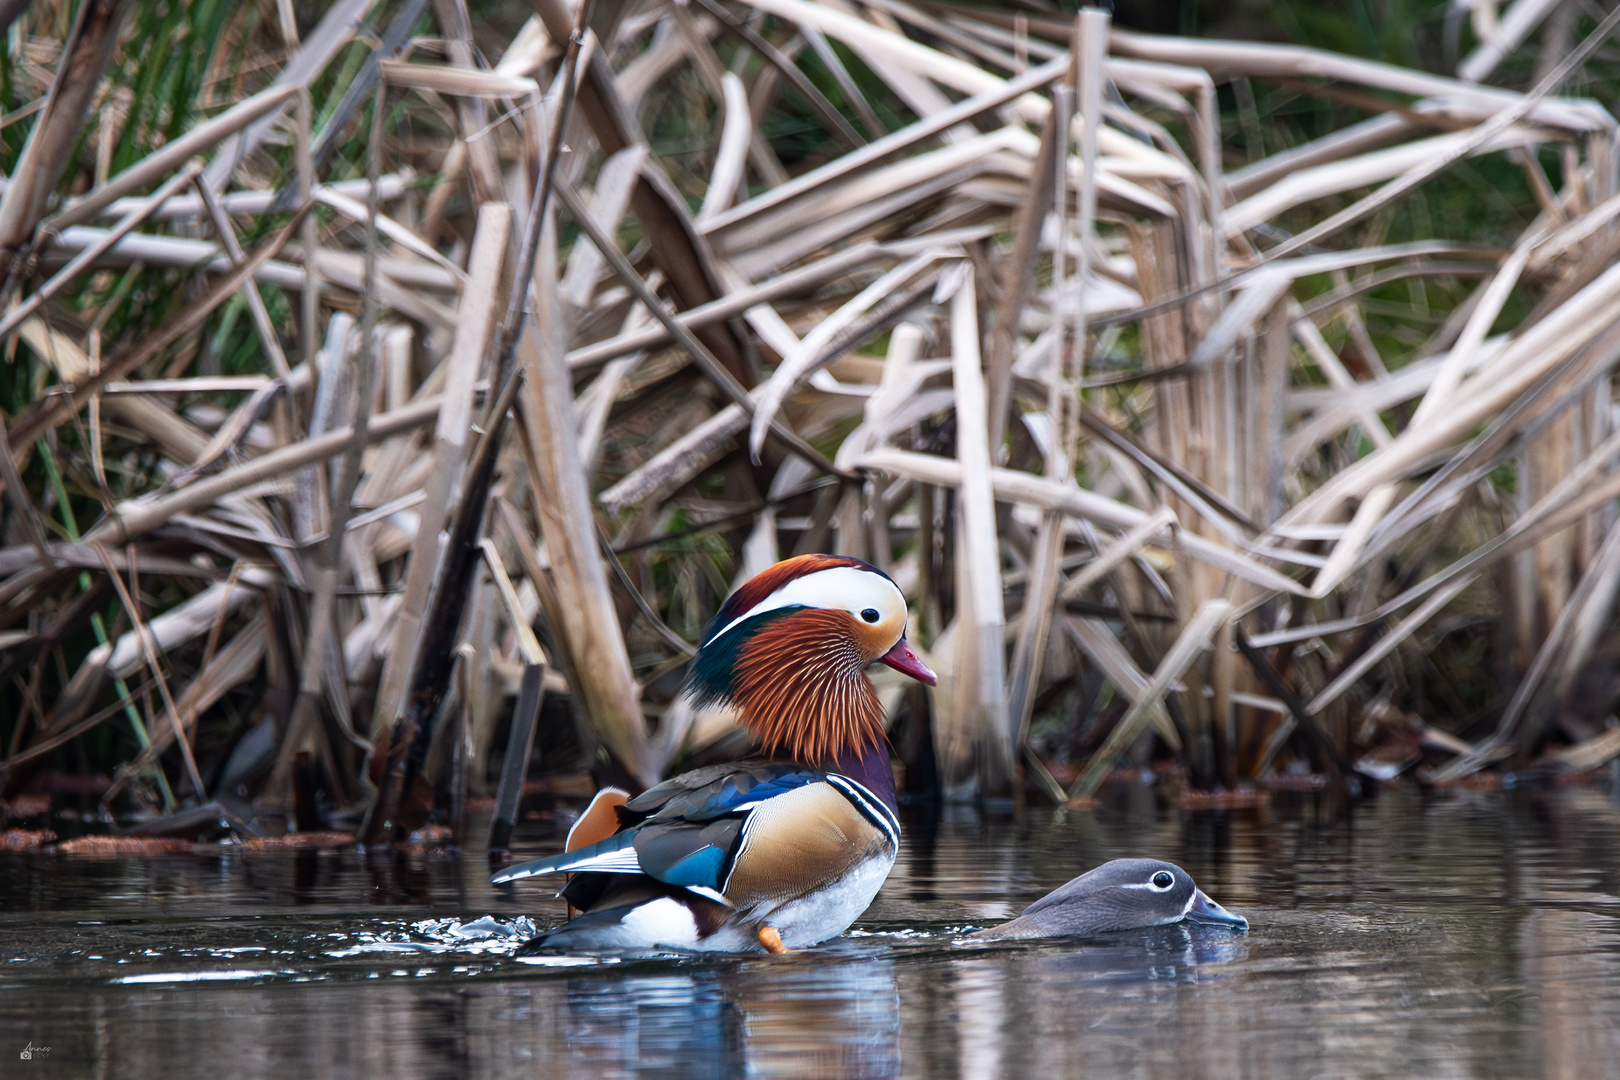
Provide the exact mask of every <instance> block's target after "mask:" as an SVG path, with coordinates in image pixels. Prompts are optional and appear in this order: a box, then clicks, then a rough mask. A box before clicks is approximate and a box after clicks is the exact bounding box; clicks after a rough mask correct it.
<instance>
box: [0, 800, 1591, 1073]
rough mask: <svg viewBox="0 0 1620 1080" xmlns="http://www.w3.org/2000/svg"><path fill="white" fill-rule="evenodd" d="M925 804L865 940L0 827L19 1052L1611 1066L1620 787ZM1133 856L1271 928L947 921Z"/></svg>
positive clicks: (421, 1063)
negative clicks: (1013, 928) (761, 934)
mask: <svg viewBox="0 0 1620 1080" xmlns="http://www.w3.org/2000/svg"><path fill="white" fill-rule="evenodd" d="M566 825H567V816H566V815H565V814H560V815H557V816H556V817H554V818H552V819H550V820H547V821H542V822H538V823H534V822H531V823H528V825H527V831H524V832H522V833H520V836H519V840H520V847H519V850H518V852H517V854H518V856H519V857H520V858H524V857H531V856H534V855H538V854H541V853H544V852H546V851H550V850H553V849H554V848H555V846H556V845H557V839H556V837H557V835H558V834H559V832H558V831H559V830H560V829H565V828H566ZM906 828H907V834H906V839H905V843H904V846H903V849H902V853H901V856H900V861H899V863H898V864H897V865H896V867H895V871H894V874H893V875H892V876H891V878H890V879H889V882H888V883H887V885H885V887H884V889H883V891H882V893H881V894H880V895H879V897H878V900H877V902H876V903H875V904H874V905H873V907H872V909H871V910H870V911H869V912H868V913H867V915H866V917H865V918H864V919H863V920H861V922H860V923H858V924H857V927H856V929H855V931H854V933H852V934H851V935H850V936H848V937H846V938H844V939H841V940H840V941H837V942H835V943H833V944H831V945H829V946H826V947H823V948H821V949H818V950H814V951H811V952H807V953H801V954H796V955H790V956H784V957H738V958H694V957H678V956H670V957H656V958H650V959H649V958H625V957H609V958H590V957H558V958H550V959H548V960H547V961H546V962H544V963H541V964H525V963H522V962H519V961H518V960H516V959H514V958H512V957H511V956H510V955H509V953H510V951H511V949H512V947H513V945H514V943H515V942H516V941H517V940H519V939H521V937H522V936H524V935H525V934H527V933H528V932H529V931H530V928H531V927H530V924H529V923H525V922H523V921H521V920H523V919H525V918H527V919H531V920H532V921H533V924H534V925H538V926H544V925H547V924H549V923H551V922H553V921H555V920H557V919H558V918H560V917H561V907H560V904H559V902H558V901H556V900H555V899H553V898H552V897H551V896H550V894H549V890H548V889H547V888H546V887H545V885H544V884H542V883H536V882H525V883H522V884H520V885H518V886H516V887H509V888H504V889H496V888H492V887H491V886H489V885H488V884H487V877H488V874H487V871H486V870H485V868H484V865H483V860H482V858H481V856H480V855H479V854H478V853H468V854H465V855H463V854H460V853H435V852H425V853H414V854H396V853H388V854H382V855H379V854H376V853H373V854H371V855H363V854H361V853H359V852H357V851H354V850H337V851H320V852H315V851H304V852H276V853H256V854H251V855H249V854H241V853H232V852H231V851H230V850H229V849H228V848H221V849H220V850H219V851H217V852H215V851H209V852H208V853H207V854H192V855H174V856H164V857H153V858H142V859H126V858H88V857H73V856H55V855H48V854H30V855H10V856H0V1062H3V1064H0V1076H8V1077H9V1076H26V1077H41V1078H43V1077H52V1076H84V1075H92V1076H106V1077H151V1076H159V1075H161V1076H165V1077H173V1078H176V1080H179V1078H185V1077H194V1076H195V1077H206V1078H208V1080H217V1078H218V1077H220V1076H223V1075H230V1076H289V1075H291V1076H312V1077H318V1076H344V1075H365V1076H371V1077H383V1076H387V1077H390V1078H393V1077H416V1076H458V1075H503V1076H504V1075H521V1076H533V1077H564V1076H589V1077H617V1076H668V1077H742V1076H764V1077H894V1076H930V1077H962V1078H971V1080H976V1078H979V1077H1002V1076H1004V1077H1041V1078H1047V1077H1071V1076H1072V1077H1080V1076H1084V1077H1103V1076H1128V1077H1165V1078H1177V1080H1181V1078H1193V1077H1205V1076H1208V1077H1239V1076H1252V1077H1279V1078H1292V1077H1338V1076H1355V1077H1371V1076H1400V1077H1408V1076H1445V1077H1522V1076H1537V1075H1539V1076H1547V1077H1595V1076H1620V802H1617V801H1616V799H1615V797H1614V796H1613V794H1611V793H1610V792H1608V791H1604V790H1596V789H1581V788H1567V789H1559V790H1554V791H1549V792H1542V793H1528V792H1520V793H1505V794H1504V793H1471V792H1461V793H1455V794H1444V795H1436V796H1423V795H1420V794H1417V793H1415V792H1402V791H1393V792H1391V791H1386V792H1384V793H1382V794H1381V795H1380V796H1379V797H1377V798H1376V799H1372V800H1369V801H1366V802H1363V803H1361V804H1360V805H1358V806H1356V807H1354V808H1353V809H1345V808H1328V807H1325V806H1324V805H1322V804H1321V803H1320V802H1318V801H1316V800H1315V799H1311V798H1302V797H1287V798H1284V797H1281V796H1279V801H1278V803H1277V804H1276V805H1274V806H1272V807H1270V808H1267V809H1258V810H1241V811H1228V812H1206V813H1196V814H1189V813H1184V812H1182V811H1179V810H1177V809H1175V808H1174V807H1165V806H1161V805H1157V803H1156V800H1155V799H1154V797H1153V793H1152V792H1151V791H1149V790H1148V789H1139V790H1135V791H1130V792H1124V793H1119V794H1118V797H1117V798H1116V801H1115V803H1114V804H1112V805H1105V806H1103V807H1101V808H1099V809H1098V810H1096V811H1092V812H1085V813H1068V814H1064V813H1061V812H1053V811H1034V812H1030V813H1027V814H1025V815H1023V816H1021V817H1019V818H1017V819H1014V818H1012V817H1006V818H1001V819H996V818H988V819H987V818H983V817H980V816H976V815H970V814H964V813H952V814H950V815H947V817H946V819H945V820H942V821H939V822H937V823H930V822H928V821H926V820H923V819H921V818H918V817H915V816H913V817H912V818H910V819H908V820H907V822H906ZM475 835H476V833H475ZM1125 855H1147V856H1155V857H1160V858H1166V859H1170V860H1172V861H1175V862H1177V863H1179V864H1180V865H1182V866H1183V867H1185V868H1186V869H1187V870H1188V871H1189V872H1190V873H1191V874H1192V875H1193V877H1194V879H1195V880H1197V882H1198V883H1199V885H1200V886H1201V887H1203V889H1204V890H1205V891H1206V892H1208V893H1209V894H1210V895H1212V896H1213V897H1215V899H1216V900H1218V901H1220V902H1221V903H1222V904H1224V905H1226V906H1227V907H1229V908H1232V909H1233V910H1235V911H1237V912H1238V913H1240V914H1242V915H1245V916H1247V917H1248V918H1249V920H1250V922H1251V924H1252V929H1251V931H1250V932H1249V933H1248V934H1247V935H1236V934H1232V933H1230V932H1229V931H1226V930H1224V929H1215V928H1211V929H1202V928H1191V927H1187V926H1174V927H1164V928H1159V929H1156V930H1152V931H1144V932H1138V933H1132V934H1120V935H1113V936H1110V937H1108V938H1102V939H1093V940H1089V941H1075V940H1062V941H1048V942H1033V943H1030V942H1021V943H1011V944H1001V945H996V946H985V945H974V944H970V943H967V942H964V941H962V940H961V935H962V934H963V933H964V932H965V931H967V930H970V929H972V928H974V927H978V926H985V925H989V924H991V923H993V922H996V921H999V920H1000V919H1002V918H1005V917H1007V916H1009V915H1012V914H1015V913H1016V912H1017V911H1018V910H1019V909H1020V908H1022V907H1023V906H1024V905H1025V904H1027V903H1029V902H1030V901H1032V900H1034V899H1035V898H1037V897H1039V896H1040V895H1042V894H1043V893H1044V892H1046V891H1047V890H1048V889H1050V888H1053V887H1055V886H1057V885H1059V884H1062V883H1063V882H1064V881H1066V880H1067V879H1068V878H1070V877H1072V876H1074V875H1075V874H1077V873H1080V872H1081V871H1083V870H1086V869H1088V868H1090V867H1091V866H1094V865H1096V864H1097V863H1099V862H1101V861H1103V860H1105V859H1109V858H1114V857H1118V856H1125ZM485 916H489V918H488V919H485V918H484V917H485ZM29 1042H31V1043H32V1044H33V1045H34V1046H36V1047H46V1046H48V1047H50V1053H49V1054H48V1055H39V1056H37V1057H36V1058H35V1059H34V1060H32V1061H28V1062H23V1061H20V1060H19V1058H18V1056H17V1055H18V1053H19V1051H20V1050H21V1049H22V1048H23V1046H25V1045H27V1044H28V1043H29ZM12 1043H16V1045H15V1046H12V1045H11V1044H12Z"/></svg>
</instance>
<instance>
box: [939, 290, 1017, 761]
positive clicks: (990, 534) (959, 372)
mask: <svg viewBox="0 0 1620 1080" xmlns="http://www.w3.org/2000/svg"><path fill="white" fill-rule="evenodd" d="M951 350H952V353H953V366H952V375H953V381H954V385H955V390H956V417H957V419H956V454H957V460H958V461H959V463H960V465H961V469H962V486H961V490H960V502H961V511H960V514H959V516H958V521H959V522H960V523H961V525H962V530H963V540H964V541H965V549H964V550H963V551H962V553H961V558H960V564H959V565H960V567H961V573H960V574H959V577H961V578H962V579H963V586H964V589H963V591H964V593H968V592H971V595H972V606H971V608H970V612H971V615H972V621H971V622H969V623H968V624H967V625H964V626H962V627H959V628H958V630H957V664H958V680H959V682H963V683H965V686H959V688H958V693H957V700H956V723H957V725H958V726H959V728H961V729H963V730H962V732H961V734H962V735H963V736H964V737H965V741H964V742H962V743H960V744H959V745H963V746H974V747H977V748H978V749H977V751H976V753H979V754H983V755H984V758H983V759H982V760H981V763H980V766H979V769H980V772H979V779H980V780H981V781H982V783H983V784H984V786H985V787H986V788H987V789H988V790H989V791H991V792H999V791H1001V790H1002V789H1003V788H1004V786H1005V785H1006V784H1007V782H1008V779H1009V777H1010V774H1011V770H1012V766H1013V748H1012V735H1013V731H1012V729H1011V728H1010V727H1009V726H1008V722H1007V713H1006V710H1007V691H1006V667H1005V664H1006V653H1005V650H1004V649H1003V647H1002V628H1003V625H1004V623H1005V617H1004V615H1003V612H1002V606H1001V556H1000V550H999V544H998V542H997V538H996V508H995V496H994V494H993V492H992V489H991V482H990V470H991V464H990V445H989V432H988V415H987V412H986V402H985V395H984V375H983V370H982V368H981V365H980V360H979V326H978V294H977V291H976V289H975V288H974V281H973V268H972V266H971V264H968V263H963V264H961V280H960V284H959V285H958V286H957V288H956V293H955V295H954V296H953V297H952V298H951ZM958 599H959V600H961V599H962V597H959V598H958ZM959 617H960V616H959ZM964 675H967V678H965V679H964V678H963V676H964ZM968 765H969V762H966V761H946V762H942V766H943V771H944V772H945V774H946V777H947V783H949V782H951V781H952V779H954V778H955V775H956V774H957V772H958V770H960V769H963V768H966V767H968Z"/></svg>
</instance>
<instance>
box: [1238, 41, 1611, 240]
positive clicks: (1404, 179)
mask: <svg viewBox="0 0 1620 1080" xmlns="http://www.w3.org/2000/svg"><path fill="white" fill-rule="evenodd" d="M1616 26H1620V10H1617V11H1612V12H1610V13H1609V14H1608V15H1607V16H1606V17H1605V18H1604V20H1603V21H1602V22H1601V23H1599V24H1598V25H1597V28H1596V29H1594V30H1593V31H1592V32H1591V33H1590V34H1588V35H1587V37H1586V40H1585V41H1583V42H1581V44H1580V45H1579V46H1578V47H1577V48H1575V49H1574V50H1573V51H1572V52H1570V54H1569V55H1568V56H1566V57H1564V59H1563V61H1562V62H1561V63H1559V65H1558V66H1557V67H1556V68H1554V69H1553V70H1552V71H1550V72H1548V73H1547V75H1546V77H1545V78H1543V79H1542V80H1541V81H1540V82H1538V83H1537V84H1536V86H1535V88H1534V89H1532V90H1531V91H1530V92H1529V93H1527V94H1525V95H1524V96H1523V97H1522V98H1520V99H1519V100H1518V101H1517V102H1515V103H1514V104H1512V105H1509V106H1508V107H1507V108H1505V109H1503V110H1502V111H1501V112H1499V113H1497V114H1496V115H1495V116H1493V117H1491V119H1489V120H1487V121H1486V122H1485V123H1483V124H1481V125H1479V126H1478V127H1477V128H1475V129H1474V131H1473V133H1472V134H1471V135H1469V136H1468V138H1467V139H1466V140H1464V141H1462V142H1460V143H1458V144H1457V145H1456V147H1455V148H1453V149H1452V150H1450V151H1448V152H1447V153H1444V154H1439V155H1436V156H1435V157H1433V158H1431V159H1430V160H1428V161H1425V162H1423V163H1422V164H1420V165H1418V166H1416V167H1415V168H1413V169H1411V170H1409V171H1407V172H1406V173H1405V174H1403V175H1402V176H1401V177H1400V178H1399V179H1397V180H1392V181H1390V182H1389V183H1388V184H1385V185H1384V186H1383V187H1381V188H1379V189H1378V190H1377V191H1375V192H1373V193H1372V194H1371V195H1368V196H1366V197H1364V198H1362V199H1359V200H1357V201H1356V202H1355V203H1354V204H1352V205H1350V206H1347V207H1345V208H1344V209H1343V210H1341V211H1339V212H1338V213H1336V214H1334V215H1333V216H1332V217H1329V218H1328V219H1327V220H1325V221H1321V222H1318V223H1317V224H1315V225H1313V226H1311V227H1310V228H1309V229H1307V230H1305V231H1304V232H1302V233H1300V234H1298V235H1297V236H1294V237H1293V238H1291V239H1289V240H1285V241H1284V242H1283V243H1281V244H1278V245H1277V246H1276V247H1274V248H1271V249H1269V250H1268V251H1266V253H1265V254H1264V255H1262V256H1261V260H1262V261H1265V262H1270V261H1272V260H1275V259H1280V258H1282V257H1283V256H1285V255H1290V254H1293V253H1294V252H1296V251H1299V250H1301V249H1302V248H1305V247H1308V246H1310V245H1313V244H1317V243H1320V242H1321V241H1322V240H1325V239H1326V238H1327V237H1329V236H1332V235H1334V234H1335V233H1337V232H1339V231H1340V230H1342V229H1344V228H1345V227H1346V226H1348V225H1352V224H1354V223H1355V222H1357V221H1360V220H1361V219H1362V218H1364V217H1366V216H1367V215H1368V214H1371V213H1373V212H1374V211H1376V210H1377V209H1379V208H1380V207H1382V206H1387V205H1388V204H1390V203H1391V202H1393V201H1394V200H1396V199H1398V198H1400V197H1401V196H1402V195H1405V194H1406V193H1407V192H1408V191H1411V190H1413V189H1414V188H1416V187H1418V186H1419V185H1420V184H1422V183H1423V182H1424V181H1426V180H1428V179H1429V178H1430V177H1433V176H1437V175H1439V174H1440V173H1441V172H1443V171H1445V170H1446V169H1448V168H1450V167H1451V166H1452V165H1454V164H1456V163H1457V162H1458V161H1461V160H1462V159H1463V158H1464V157H1466V156H1467V155H1468V154H1470V153H1472V152H1473V151H1475V150H1476V149H1478V148H1479V147H1481V146H1484V145H1485V144H1486V143H1488V142H1490V141H1491V140H1492V139H1494V138H1495V137H1496V136H1497V135H1499V134H1501V133H1502V132H1504V131H1506V130H1507V129H1508V128H1509V127H1511V126H1512V125H1514V124H1516V123H1518V122H1519V121H1520V120H1523V119H1524V118H1525V117H1527V116H1529V115H1530V113H1531V111H1532V110H1533V109H1534V108H1535V107H1536V105H1537V104H1538V103H1539V102H1540V101H1541V99H1542V98H1544V97H1546V96H1547V95H1549V94H1551V93H1552V92H1553V91H1554V90H1556V89H1557V88H1558V86H1559V85H1560V84H1561V83H1563V81H1564V80H1565V79H1566V78H1568V77H1569V74H1570V72H1572V71H1574V70H1575V69H1576V68H1577V67H1579V66H1580V65H1581V64H1583V63H1585V62H1586V58H1587V57H1588V56H1590V55H1591V54H1592V53H1593V52H1594V51H1595V50H1596V49H1597V47H1598V46H1599V45H1601V44H1603V41H1604V40H1605V39H1606V38H1607V37H1608V36H1609V34H1611V33H1612V32H1613V31H1614V28H1615V27H1616Z"/></svg>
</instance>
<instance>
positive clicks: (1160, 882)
mask: <svg viewBox="0 0 1620 1080" xmlns="http://www.w3.org/2000/svg"><path fill="white" fill-rule="evenodd" d="M1175 883H1176V879H1175V878H1174V877H1173V876H1172V875H1171V873H1170V871H1168V870H1160V871H1159V872H1158V873H1157V874H1154V875H1153V878H1152V880H1150V881H1149V882H1148V884H1150V885H1152V886H1153V887H1154V888H1155V889H1158V890H1159V891H1161V892H1162V891H1164V890H1165V889H1168V888H1169V887H1170V886H1172V885H1174V884H1175Z"/></svg>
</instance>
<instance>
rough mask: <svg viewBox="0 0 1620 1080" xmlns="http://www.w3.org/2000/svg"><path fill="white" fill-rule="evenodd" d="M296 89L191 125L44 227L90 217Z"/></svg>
mask: <svg viewBox="0 0 1620 1080" xmlns="http://www.w3.org/2000/svg"><path fill="white" fill-rule="evenodd" d="M296 93H297V90H296V88H294V87H271V88H269V89H266V90H263V91H260V92H259V93H257V94H255V95H253V96H252V97H250V98H248V99H247V100H245V101H242V102H239V103H238V104H236V105H234V106H232V107H231V108H230V109H227V110H226V111H225V112H222V113H220V114H219V115H218V116H216V117H214V118H213V119H211V120H208V121H206V122H204V123H202V124H199V125H198V126H196V127H194V128H192V129H191V130H190V131H188V132H186V133H185V134H184V135H182V136H180V137H179V138H177V139H175V140H174V141H173V142H170V143H165V144H164V145H163V147H162V149H159V150H156V151H154V152H153V153H151V154H148V155H147V156H146V157H144V158H142V159H141V160H140V161H138V162H136V163H135V164H133V165H131V166H130V167H129V168H127V169H125V170H124V171H123V172H121V173H119V174H118V175H117V176H114V177H112V178H111V179H110V180H108V181H107V183H106V184H104V185H102V186H101V187H99V188H96V189H95V190H93V191H91V192H89V193H88V194H86V195H84V196H82V197H81V198H78V199H74V200H70V201H69V202H68V204H67V205H66V206H65V207H63V209H61V210H60V211H58V212H57V213H56V214H54V215H52V216H51V217H49V218H47V219H46V220H45V222H44V227H45V228H47V229H53V230H55V231H57V232H60V231H61V230H63V229H66V228H68V227H69V226H71V225H78V224H81V223H83V222H86V221H89V220H91V219H93V218H94V217H96V216H97V215H98V214H100V213H101V211H102V210H104V209H106V208H107V207H109V206H111V205H112V204H113V203H114V202H116V201H118V200H119V199H122V198H124V197H125V196H128V195H134V194H135V193H136V192H138V191H140V190H141V189H143V188H145V187H147V186H148V185H150V184H152V183H153V182H155V181H156V180H157V179H158V178H159V177H162V176H167V175H169V174H171V173H172V172H174V170H176V169H177V168H179V167H180V166H181V165H182V164H183V163H184V162H185V161H186V160H187V159H188V158H190V157H192V156H194V155H196V154H200V153H203V152H204V151H206V150H209V149H212V148H213V147H215V146H217V145H218V144H219V142H220V140H221V139H224V138H226V137H227V136H229V135H230V134H231V133H232V132H235V131H237V130H239V129H241V128H243V127H246V126H247V125H248V124H251V123H253V122H254V121H256V120H259V119H260V118H262V117H263V116H264V115H265V114H266V113H269V112H273V111H275V110H276V109H279V108H281V107H282V106H284V105H285V104H286V103H287V102H288V101H289V100H290V99H291V98H292V97H293V96H294V95H295V94H296Z"/></svg>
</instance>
